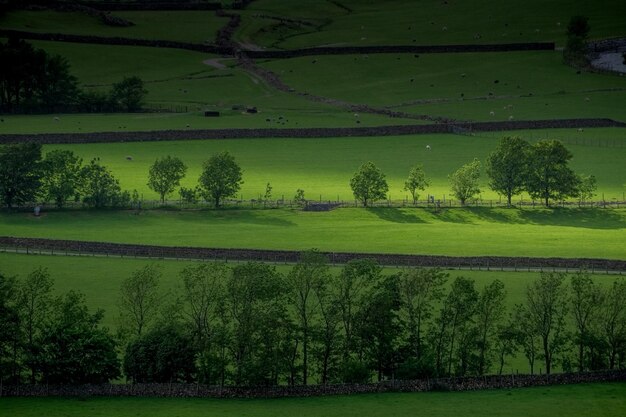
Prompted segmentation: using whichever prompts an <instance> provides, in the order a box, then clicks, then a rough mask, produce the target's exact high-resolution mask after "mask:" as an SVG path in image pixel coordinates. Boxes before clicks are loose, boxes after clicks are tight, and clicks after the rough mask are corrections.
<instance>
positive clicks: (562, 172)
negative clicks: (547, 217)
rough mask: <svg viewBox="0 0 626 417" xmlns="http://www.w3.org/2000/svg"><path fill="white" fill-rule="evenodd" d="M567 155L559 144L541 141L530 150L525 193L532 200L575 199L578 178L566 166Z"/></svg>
mask: <svg viewBox="0 0 626 417" xmlns="http://www.w3.org/2000/svg"><path fill="white" fill-rule="evenodd" d="M570 159H572V154H571V153H570V151H568V150H567V148H565V146H563V144H562V143H561V142H559V141H558V140H541V141H539V142H537V143H535V144H534V145H532V146H531V151H530V156H529V170H528V175H527V178H526V179H527V182H526V190H527V191H528V194H530V196H531V197H532V198H533V199H541V200H544V201H545V205H546V206H549V205H550V200H560V199H563V198H567V197H573V196H576V194H577V192H578V185H579V180H578V176H577V175H576V174H575V173H574V171H572V170H571V169H570V168H569V167H568V166H567V163H568V162H569V160H570Z"/></svg>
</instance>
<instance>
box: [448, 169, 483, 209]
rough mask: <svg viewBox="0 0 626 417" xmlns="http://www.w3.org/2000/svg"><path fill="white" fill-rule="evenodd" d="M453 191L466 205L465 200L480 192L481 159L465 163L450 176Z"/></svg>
mask: <svg viewBox="0 0 626 417" xmlns="http://www.w3.org/2000/svg"><path fill="white" fill-rule="evenodd" d="M449 178H450V185H451V187H452V193H453V194H454V196H455V197H456V198H458V199H459V200H460V201H461V204H463V205H465V202H466V201H467V200H469V199H471V198H473V197H474V196H475V195H476V194H478V193H480V188H479V186H478V180H479V179H480V161H478V159H474V160H473V161H472V162H470V163H468V164H465V165H463V166H462V167H461V168H459V169H458V170H456V171H455V172H454V173H453V174H452V175H450V176H449Z"/></svg>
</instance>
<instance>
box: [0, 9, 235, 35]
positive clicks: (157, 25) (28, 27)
mask: <svg viewBox="0 0 626 417" xmlns="http://www.w3.org/2000/svg"><path fill="white" fill-rule="evenodd" d="M113 15H114V16H119V17H121V18H123V19H126V20H128V21H130V22H132V23H134V26H128V27H116V26H107V25H105V24H104V23H102V22H101V21H100V20H99V19H98V18H96V17H92V16H88V15H86V14H83V13H78V12H55V11H50V10H44V11H32V10H30V11H27V10H16V11H11V12H8V13H6V14H5V15H4V16H2V17H0V27H2V28H3V29H13V30H23V31H28V32H48V33H67V34H72V35H90V36H106V37H123V38H133V39H158V40H172V41H179V42H193V43H204V42H208V43H213V42H214V41H215V35H216V33H217V31H218V30H219V29H220V28H221V27H222V26H224V25H226V23H228V20H229V19H228V18H226V17H218V16H216V15H215V12H213V11H197V10H196V11H178V10H170V11H118V12H114V13H113Z"/></svg>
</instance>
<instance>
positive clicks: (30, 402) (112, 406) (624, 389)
mask: <svg viewBox="0 0 626 417" xmlns="http://www.w3.org/2000/svg"><path fill="white" fill-rule="evenodd" d="M625 393H626V384H624V383H612V384H608V383H607V384H581V385H564V386H553V387H537V388H523V389H513V390H494V391H478V392H458V393H416V394H395V393H393V394H391V393H390V394H367V395H357V396H339V397H322V398H288V399H273V400H266V399H264V400H227V399H219V400H209V399H166V398H89V399H84V398H81V399H67V398H3V399H0V415H1V416H7V417H8V416H17V415H19V416H23V417H31V416H40V415H42V414H45V415H47V416H49V417H57V416H59V417H60V416H64V417H73V416H84V415H90V416H93V417H98V416H107V417H127V416H128V417H130V416H133V417H141V416H154V417H160V416H167V417H182V416H184V417H195V416H204V417H212V416H221V417H229V416H233V417H234V416H237V417H241V416H258V417H264V416H268V417H269V416H272V417H293V416H301V417H317V416H326V417H333V416H342V417H344V416H363V417H375V416H385V417H399V416H402V417H404V416H413V415H415V416H417V415H428V416H432V417H454V416H458V415H463V416H467V417H472V416H477V417H478V416H480V417H482V416H485V415H489V416H498V417H508V416H522V415H532V416H536V417H543V416H545V417H556V416H568V417H578V416H580V417H586V416H591V415H593V416H596V417H618V416H622V415H624V413H625V412H626V395H625Z"/></svg>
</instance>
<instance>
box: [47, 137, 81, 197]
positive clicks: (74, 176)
mask: <svg viewBox="0 0 626 417" xmlns="http://www.w3.org/2000/svg"><path fill="white" fill-rule="evenodd" d="M82 163H83V161H82V159H80V158H79V157H77V156H76V155H74V153H73V152H72V151H66V150H60V149H57V150H53V151H50V152H48V153H47V154H46V157H45V158H44V160H43V162H42V175H41V184H42V194H43V196H44V199H45V200H46V201H50V200H52V201H54V202H55V204H56V206H57V207H59V208H61V207H63V205H64V204H65V202H66V201H67V200H68V199H70V198H72V197H75V199H76V200H78V198H79V189H80V187H81V184H82V175H81V174H82V172H81V169H82Z"/></svg>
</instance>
